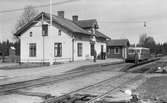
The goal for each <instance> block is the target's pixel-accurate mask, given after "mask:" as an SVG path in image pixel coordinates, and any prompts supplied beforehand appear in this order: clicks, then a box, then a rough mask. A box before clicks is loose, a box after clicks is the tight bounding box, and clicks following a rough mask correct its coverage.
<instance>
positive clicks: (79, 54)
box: [77, 43, 82, 57]
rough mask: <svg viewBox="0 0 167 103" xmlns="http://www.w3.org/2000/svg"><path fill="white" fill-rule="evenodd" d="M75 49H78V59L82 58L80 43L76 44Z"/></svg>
mask: <svg viewBox="0 0 167 103" xmlns="http://www.w3.org/2000/svg"><path fill="white" fill-rule="evenodd" d="M77 48H78V57H81V56H82V43H78V44H77Z"/></svg>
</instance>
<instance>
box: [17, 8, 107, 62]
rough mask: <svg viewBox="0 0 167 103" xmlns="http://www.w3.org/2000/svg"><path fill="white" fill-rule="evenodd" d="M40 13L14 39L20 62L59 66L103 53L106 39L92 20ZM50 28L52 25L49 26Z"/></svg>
mask: <svg viewBox="0 0 167 103" xmlns="http://www.w3.org/2000/svg"><path fill="white" fill-rule="evenodd" d="M50 17H51V16H50V14H49V13H45V12H41V13H40V14H39V15H37V16H36V17H34V18H33V19H32V20H31V21H30V22H28V23H27V24H26V25H24V26H23V27H21V28H20V29H19V30H18V31H17V32H16V33H15V35H16V36H17V37H18V38H19V39H20V43H21V47H20V49H21V52H20V53H21V55H20V62H50V63H54V62H62V61H78V60H87V59H93V55H94V54H93V53H94V51H96V54H97V56H99V57H100V55H101V54H102V53H106V41H107V39H109V37H108V36H106V35H105V34H103V33H101V32H100V31H98V29H99V26H98V23H97V20H96V19H89V20H79V19H78V16H77V15H74V16H72V19H71V20H70V19H66V18H65V17H64V11H58V12H57V15H52V22H50V21H51V20H50ZM51 24H52V25H51Z"/></svg>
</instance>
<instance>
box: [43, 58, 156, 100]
mask: <svg viewBox="0 0 167 103" xmlns="http://www.w3.org/2000/svg"><path fill="white" fill-rule="evenodd" d="M157 60H159V59H154V60H150V61H148V62H142V63H141V64H131V65H127V67H125V68H123V69H122V70H129V69H132V68H135V67H137V66H141V65H145V64H147V63H151V62H155V61H157ZM126 75H128V73H126V72H122V74H120V75H118V76H115V77H111V78H109V79H106V80H104V81H101V82H98V83H95V84H92V85H89V86H86V87H83V88H80V89H77V90H74V91H72V92H69V93H67V94H65V95H62V96H59V97H54V98H50V99H47V100H45V101H44V102H42V103H58V101H61V100H64V99H66V98H67V97H69V96H71V95H74V94H77V93H78V92H80V91H83V90H86V89H89V88H93V87H96V88H97V87H98V86H100V85H103V84H106V83H108V82H110V81H114V80H115V81H119V79H121V78H124V77H125V76H126ZM140 77H141V78H142V77H143V74H137V75H136V76H135V77H132V78H131V79H129V80H127V81H124V82H121V83H119V84H118V85H115V86H111V87H110V90H108V91H106V92H104V93H102V94H100V95H97V96H95V97H94V98H92V99H90V100H88V101H85V102H86V103H94V102H96V101H98V100H100V99H102V98H104V97H106V96H108V95H109V94H111V92H113V91H114V90H116V89H120V90H121V88H123V87H124V86H123V85H125V84H128V83H130V82H134V81H135V80H136V78H140ZM89 96H90V95H89ZM74 103H75V102H74Z"/></svg>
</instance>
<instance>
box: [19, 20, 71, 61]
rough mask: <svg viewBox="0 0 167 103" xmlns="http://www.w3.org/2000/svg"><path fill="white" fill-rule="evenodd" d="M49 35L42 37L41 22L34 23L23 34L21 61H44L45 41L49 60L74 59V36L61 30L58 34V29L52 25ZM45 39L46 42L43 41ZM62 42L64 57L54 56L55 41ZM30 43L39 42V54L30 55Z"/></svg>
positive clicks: (45, 56)
mask: <svg viewBox="0 0 167 103" xmlns="http://www.w3.org/2000/svg"><path fill="white" fill-rule="evenodd" d="M48 29H49V30H48V31H49V32H48V36H45V37H44V40H43V37H42V28H41V26H40V23H38V24H36V25H34V26H33V27H31V28H30V29H29V30H27V31H26V32H25V33H24V34H23V35H22V36H21V62H42V60H43V43H44V58H45V61H46V62H48V61H49V59H52V60H54V59H56V60H57V61H60V60H61V61H62V60H65V61H67V60H68V61H69V60H71V59H72V38H71V37H70V36H69V35H68V34H66V33H64V32H61V36H59V35H58V29H57V28H55V27H52V31H51V28H50V26H49V27H48ZM30 32H32V33H33V34H32V35H33V36H32V37H30V36H29V33H30ZM43 41H44V42H43ZM55 42H60V43H62V57H54V43H55ZM29 43H36V44H37V53H36V54H37V56H36V57H29Z"/></svg>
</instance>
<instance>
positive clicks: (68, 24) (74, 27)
mask: <svg viewBox="0 0 167 103" xmlns="http://www.w3.org/2000/svg"><path fill="white" fill-rule="evenodd" d="M42 15H43V17H44V19H47V21H48V20H50V14H49V13H44V12H41V13H40V14H39V15H37V16H36V17H34V18H33V19H32V20H31V21H30V22H28V23H27V24H25V25H24V26H23V27H21V28H20V29H19V30H18V31H17V32H16V33H15V34H14V35H16V36H20V35H21V34H23V33H24V32H25V31H27V30H28V29H29V28H30V27H31V26H32V25H34V24H36V23H37V22H34V21H39V20H41V19H42ZM52 19H53V24H59V25H60V26H61V27H63V28H65V29H67V30H69V31H71V32H72V33H80V34H84V35H91V33H90V32H88V31H87V30H84V27H89V26H91V25H92V24H93V23H96V24H97V21H96V20H95V19H93V20H81V21H79V24H80V25H79V24H76V23H74V22H73V21H72V20H69V19H66V18H62V17H59V16H56V15H52ZM48 23H49V22H48ZM96 35H97V37H103V38H106V37H107V36H105V35H104V34H102V33H100V32H97V34H96Z"/></svg>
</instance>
